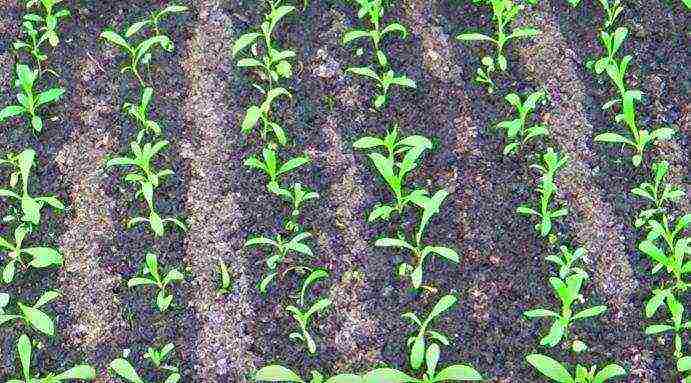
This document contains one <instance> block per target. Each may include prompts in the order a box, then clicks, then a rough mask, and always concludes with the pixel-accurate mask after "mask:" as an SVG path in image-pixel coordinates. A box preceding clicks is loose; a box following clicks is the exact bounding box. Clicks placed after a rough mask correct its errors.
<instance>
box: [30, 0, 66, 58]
mask: <svg viewBox="0 0 691 383" xmlns="http://www.w3.org/2000/svg"><path fill="white" fill-rule="evenodd" d="M59 3H62V0H29V1H28V2H27V3H26V7H27V8H28V9H31V8H33V7H35V6H39V5H42V6H43V12H44V14H43V16H41V15H38V14H36V13H29V14H26V15H24V20H28V21H32V22H34V23H41V24H43V26H42V27H41V28H40V31H41V32H43V35H42V36H41V39H44V40H48V42H49V43H50V45H51V46H53V47H56V46H58V43H59V42H60V37H59V35H58V31H57V27H58V22H59V21H60V19H62V18H65V17H68V16H70V11H69V10H67V9H54V8H55V6H56V5H57V4H59ZM43 36H45V37H43Z"/></svg>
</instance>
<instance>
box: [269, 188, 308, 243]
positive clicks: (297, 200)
mask: <svg viewBox="0 0 691 383" xmlns="http://www.w3.org/2000/svg"><path fill="white" fill-rule="evenodd" d="M268 188H269V191H270V192H272V193H274V194H276V195H279V196H281V197H283V198H284V199H286V200H288V201H289V202H290V203H291V204H292V205H293V211H292V212H291V214H290V219H289V220H288V221H286V224H285V228H286V230H288V231H292V232H294V233H297V232H299V231H300V224H299V223H298V218H299V216H300V209H302V204H303V203H305V202H307V201H309V200H312V199H317V198H319V194H317V193H316V192H313V191H310V190H309V189H307V188H303V187H302V184H301V183H299V182H297V183H295V184H293V189H292V190H291V189H283V188H282V187H280V186H278V182H272V183H269V186H268Z"/></svg>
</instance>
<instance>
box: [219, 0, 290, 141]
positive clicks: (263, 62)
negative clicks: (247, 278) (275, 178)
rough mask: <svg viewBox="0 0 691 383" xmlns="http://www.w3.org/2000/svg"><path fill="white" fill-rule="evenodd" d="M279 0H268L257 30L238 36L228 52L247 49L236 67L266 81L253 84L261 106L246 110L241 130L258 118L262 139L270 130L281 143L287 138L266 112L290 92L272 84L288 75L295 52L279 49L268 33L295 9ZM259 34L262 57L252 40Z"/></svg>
mask: <svg viewBox="0 0 691 383" xmlns="http://www.w3.org/2000/svg"><path fill="white" fill-rule="evenodd" d="M282 3H283V0H269V1H268V4H269V7H270V8H269V10H268V13H267V14H266V15H265V16H264V22H262V24H261V27H260V30H261V33H259V32H250V33H246V34H244V35H242V36H240V37H239V38H238V39H237V40H236V41H235V43H234V44H233V48H232V53H233V57H236V56H237V55H238V54H239V53H240V52H242V51H244V50H245V49H246V48H248V47H251V48H250V53H251V57H245V58H243V59H240V60H239V61H238V64H237V65H238V67H240V68H247V69H253V70H256V71H258V72H259V73H260V75H261V77H262V80H264V81H268V86H267V87H263V86H261V85H260V84H258V83H255V84H253V85H254V87H255V88H257V89H258V90H259V91H260V92H261V93H262V94H263V95H265V97H264V101H263V102H262V104H261V105H252V106H250V107H249V108H248V109H247V112H246V114H245V118H244V120H243V122H242V132H243V133H245V134H248V133H249V132H251V131H252V129H254V127H255V126H257V123H258V122H259V121H260V120H261V125H262V127H261V129H262V131H261V134H262V138H263V139H266V137H267V134H268V133H269V132H273V133H274V134H275V136H276V139H277V140H278V142H279V143H280V144H281V145H285V144H286V142H287V138H286V135H285V131H284V129H283V127H281V126H280V125H278V124H277V123H276V122H273V121H271V118H270V113H271V107H272V103H273V101H274V100H275V99H276V98H277V97H279V96H282V95H283V96H286V97H291V95H290V92H288V90H286V89H285V88H282V87H275V86H274V85H275V84H274V83H277V82H278V81H279V80H280V79H282V78H283V79H288V78H290V77H292V75H293V71H292V64H291V63H290V60H291V59H294V58H295V52H294V51H292V50H290V49H286V50H281V49H279V48H277V47H276V44H275V43H274V41H273V40H272V35H273V32H274V30H275V29H276V25H278V22H279V21H280V20H281V19H282V18H283V17H285V16H286V15H288V14H289V13H291V12H293V11H294V10H295V7H293V6H288V5H282ZM260 37H263V42H264V54H263V56H262V57H260V56H259V53H257V43H256V41H257V40H258V39H259V38H260Z"/></svg>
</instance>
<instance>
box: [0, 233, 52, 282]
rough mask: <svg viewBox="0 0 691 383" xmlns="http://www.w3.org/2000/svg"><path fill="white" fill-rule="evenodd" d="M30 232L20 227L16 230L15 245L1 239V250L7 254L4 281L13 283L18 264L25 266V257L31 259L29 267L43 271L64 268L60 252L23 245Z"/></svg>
mask: <svg viewBox="0 0 691 383" xmlns="http://www.w3.org/2000/svg"><path fill="white" fill-rule="evenodd" d="M28 233H29V230H28V228H27V227H26V226H24V225H20V226H18V227H17V228H15V229H14V243H11V242H9V241H7V240H6V239H4V238H2V237H0V250H2V251H3V252H5V253H6V254H7V256H6V263H5V266H4V267H3V270H2V281H3V282H5V283H11V282H12V281H13V280H14V276H15V273H16V269H17V263H19V264H22V265H23V264H25V261H24V257H25V256H29V257H31V261H30V262H29V263H28V265H29V266H31V267H33V268H35V269H41V268H46V267H52V266H57V267H59V266H62V255H61V254H60V252H59V251H57V250H55V249H53V248H50V247H45V246H38V247H23V246H22V244H23V242H24V239H25V238H26V236H27V234H28Z"/></svg>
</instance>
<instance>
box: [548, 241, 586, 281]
mask: <svg viewBox="0 0 691 383" xmlns="http://www.w3.org/2000/svg"><path fill="white" fill-rule="evenodd" d="M559 250H560V252H561V253H560V254H552V255H549V256H548V257H547V258H546V259H547V260H548V261H550V262H552V263H554V264H556V265H557V266H558V267H559V278H560V279H562V280H563V279H565V278H566V277H567V276H569V275H570V274H581V275H585V274H586V272H585V270H583V269H582V268H580V267H575V266H574V264H576V261H580V260H582V259H583V258H584V257H585V249H584V248H582V247H579V248H577V249H576V250H574V251H571V250H569V248H568V247H566V246H561V247H559Z"/></svg>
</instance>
